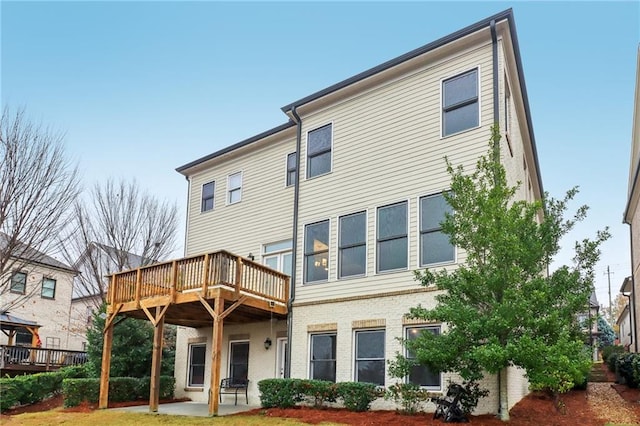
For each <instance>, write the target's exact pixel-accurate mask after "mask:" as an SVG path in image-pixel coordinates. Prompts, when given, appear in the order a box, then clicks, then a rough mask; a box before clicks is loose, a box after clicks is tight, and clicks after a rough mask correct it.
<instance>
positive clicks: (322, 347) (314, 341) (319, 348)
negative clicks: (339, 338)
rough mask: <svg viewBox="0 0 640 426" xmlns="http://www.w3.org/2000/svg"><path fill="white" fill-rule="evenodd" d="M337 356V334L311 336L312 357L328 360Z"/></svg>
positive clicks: (313, 358)
mask: <svg viewBox="0 0 640 426" xmlns="http://www.w3.org/2000/svg"><path fill="white" fill-rule="evenodd" d="M335 358H336V335H335V334H326V335H325V334H318V335H313V336H311V359H312V360H327V359H335Z"/></svg>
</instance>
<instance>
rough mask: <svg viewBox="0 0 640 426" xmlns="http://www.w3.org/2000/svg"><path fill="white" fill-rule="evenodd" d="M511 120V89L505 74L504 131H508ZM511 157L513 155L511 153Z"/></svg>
mask: <svg viewBox="0 0 640 426" xmlns="http://www.w3.org/2000/svg"><path fill="white" fill-rule="evenodd" d="M510 121H511V90H509V83H507V76H506V75H505V76H504V132H505V133H509V124H510ZM512 157H513V155H512Z"/></svg>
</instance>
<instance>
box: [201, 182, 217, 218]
mask: <svg viewBox="0 0 640 426" xmlns="http://www.w3.org/2000/svg"><path fill="white" fill-rule="evenodd" d="M215 189H216V182H215V181H211V182H209V183H205V184H204V185H202V203H201V206H200V211H201V212H208V211H209V210H213V206H214V202H213V200H214V198H213V194H214V192H215Z"/></svg>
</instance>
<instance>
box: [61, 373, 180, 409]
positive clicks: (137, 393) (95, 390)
mask: <svg viewBox="0 0 640 426" xmlns="http://www.w3.org/2000/svg"><path fill="white" fill-rule="evenodd" d="M150 381H151V379H150V378H149V377H142V378H134V377H112V378H110V379H109V400H110V401H113V402H123V401H134V400H137V399H148V398H149V385H150ZM175 386H176V382H175V378H174V377H172V376H160V399H168V398H173V395H174V391H175ZM62 392H63V393H64V406H65V407H75V406H77V405H80V404H81V403H82V402H83V401H85V400H86V401H88V402H92V403H95V402H98V399H99V398H100V379H95V378H93V379H65V380H63V382H62Z"/></svg>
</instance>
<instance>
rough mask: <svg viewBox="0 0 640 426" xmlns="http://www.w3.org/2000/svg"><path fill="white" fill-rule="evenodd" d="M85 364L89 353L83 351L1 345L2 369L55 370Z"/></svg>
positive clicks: (0, 358)
mask: <svg viewBox="0 0 640 426" xmlns="http://www.w3.org/2000/svg"><path fill="white" fill-rule="evenodd" d="M85 362H87V353H86V352H83V351H70V350H67V349H49V348H36V347H28V346H9V345H0V368H2V369H20V368H24V367H42V369H44V370H55V369H58V368H60V367H65V366H68V365H80V364H84V363H85Z"/></svg>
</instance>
